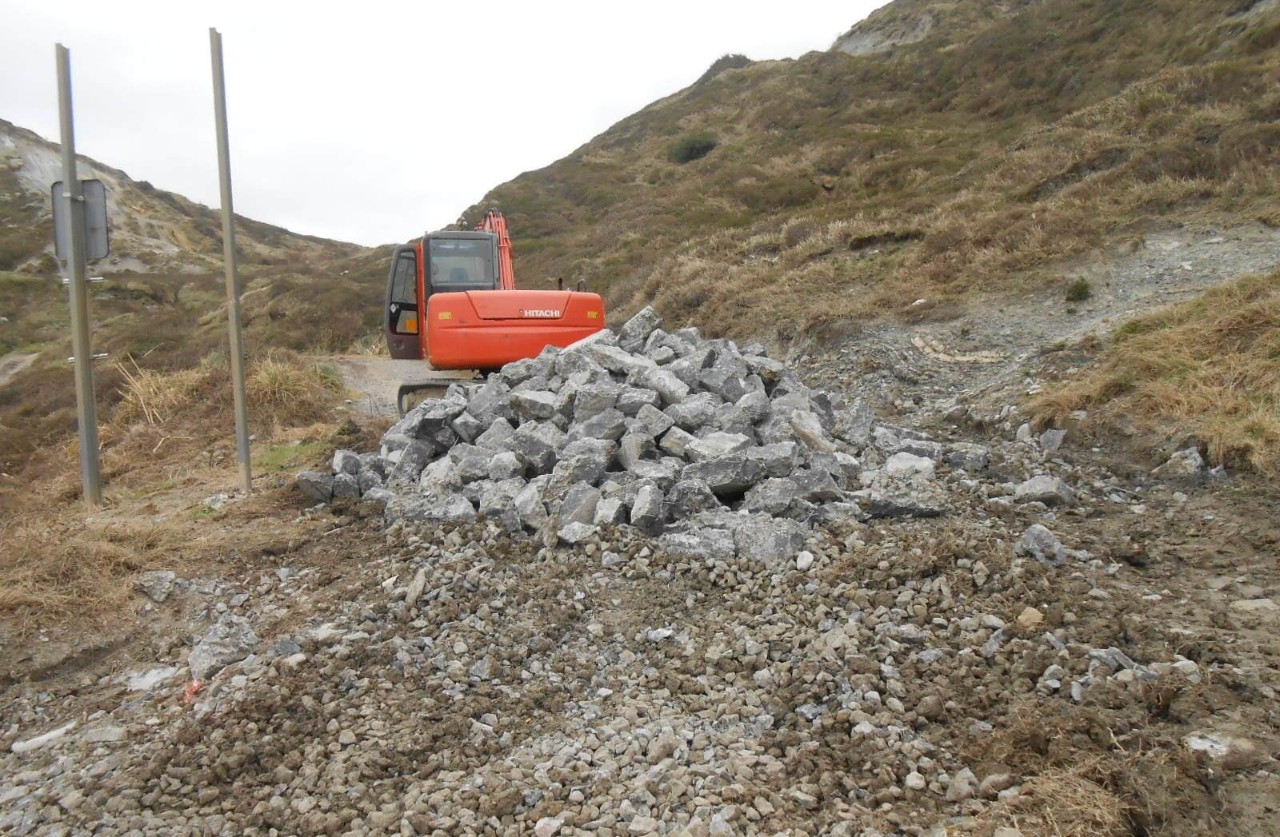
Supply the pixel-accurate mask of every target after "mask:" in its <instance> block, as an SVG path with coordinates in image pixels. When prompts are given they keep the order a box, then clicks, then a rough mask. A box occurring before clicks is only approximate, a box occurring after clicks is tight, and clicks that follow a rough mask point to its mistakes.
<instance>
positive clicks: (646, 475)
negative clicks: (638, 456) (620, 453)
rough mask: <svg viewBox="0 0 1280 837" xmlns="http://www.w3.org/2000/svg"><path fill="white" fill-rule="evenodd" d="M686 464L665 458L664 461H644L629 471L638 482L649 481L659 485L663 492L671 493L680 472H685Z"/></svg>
mask: <svg viewBox="0 0 1280 837" xmlns="http://www.w3.org/2000/svg"><path fill="white" fill-rule="evenodd" d="M683 468H684V463H683V462H682V461H681V460H679V459H676V458H675V457H672V456H664V457H663V458H662V459H658V460H652V459H642V460H640V461H639V462H637V463H635V464H634V465H632V466H631V467H630V468H629V469H628V471H629V472H630V473H631V474H632V476H634V477H635V478H636V479H637V480H647V481H649V482H652V483H653V484H654V485H657V486H658V487H659V488H661V489H662V490H663V491H669V490H670V489H671V486H673V485H675V483H676V480H677V479H679V477H680V471H681V470H683Z"/></svg>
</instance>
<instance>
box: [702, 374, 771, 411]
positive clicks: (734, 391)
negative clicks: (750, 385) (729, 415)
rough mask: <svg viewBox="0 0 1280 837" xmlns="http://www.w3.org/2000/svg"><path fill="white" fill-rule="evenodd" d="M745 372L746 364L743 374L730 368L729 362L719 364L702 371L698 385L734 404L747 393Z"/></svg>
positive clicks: (722, 399)
mask: <svg viewBox="0 0 1280 837" xmlns="http://www.w3.org/2000/svg"><path fill="white" fill-rule="evenodd" d="M745 372H746V366H745V364H744V366H743V374H739V373H737V372H735V371H734V370H733V369H731V368H729V366H728V364H718V365H716V366H713V367H711V368H710V369H704V370H702V371H701V373H700V374H699V375H698V385H699V386H700V387H702V389H704V390H705V391H707V392H709V393H712V394H714V395H715V396H716V397H717V398H718V399H720V400H721V401H727V402H729V403H730V404H734V403H736V402H737V401H738V399H740V398H742V397H743V396H745V395H746V394H747V386H746V383H745V380H744V379H745V377H746V376H745ZM762 394H763V393H762Z"/></svg>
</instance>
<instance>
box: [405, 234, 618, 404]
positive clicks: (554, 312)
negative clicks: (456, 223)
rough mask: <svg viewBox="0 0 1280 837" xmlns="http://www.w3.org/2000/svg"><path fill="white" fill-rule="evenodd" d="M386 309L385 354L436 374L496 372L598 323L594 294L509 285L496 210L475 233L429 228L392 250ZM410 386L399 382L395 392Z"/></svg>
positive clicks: (506, 240)
mask: <svg viewBox="0 0 1280 837" xmlns="http://www.w3.org/2000/svg"><path fill="white" fill-rule="evenodd" d="M385 311H386V329H387V345H388V347H389V348H390V349H391V357H393V358H396V359H401V360H426V361H427V362H428V363H429V365H430V368H432V369H434V370H437V371H439V370H468V369H474V370H481V371H486V370H492V369H500V368H501V367H502V366H503V365H505V364H507V363H510V362H511V361H513V360H519V359H521V358H530V357H536V356H537V355H538V353H540V352H541V351H542V350H543V349H545V348H546V347H547V346H560V347H564V346H568V345H570V344H572V343H575V342H577V341H578V340H581V339H582V338H584V337H588V336H590V335H592V334H595V333H596V332H597V331H599V330H600V329H602V328H604V301H603V300H602V299H601V298H600V296H599V294H593V293H584V292H582V291H565V290H556V291H529V290H517V289H516V280H515V271H514V269H513V267H512V260H511V239H510V237H509V236H508V234H507V222H506V219H505V218H503V217H502V213H501V212H498V211H497V210H489V211H488V212H486V213H485V216H484V219H483V220H482V221H481V222H480V225H479V226H478V227H477V228H476V230H475V231H469V230H468V231H453V230H451V231H448V232H439V233H429V234H428V235H426V236H424V237H423V238H422V240H421V241H418V242H416V243H414V244H407V245H405V246H403V247H397V248H396V250H395V254H394V255H393V256H392V258H391V273H390V274H389V275H388V276H387V297H386V308H385ZM415 387H416V385H414V384H406V385H403V386H401V395H402V396H403V395H404V393H405V392H406V391H407V390H411V389H413V388H415ZM402 406H403V400H402Z"/></svg>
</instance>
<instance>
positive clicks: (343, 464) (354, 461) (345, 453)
mask: <svg viewBox="0 0 1280 837" xmlns="http://www.w3.org/2000/svg"><path fill="white" fill-rule="evenodd" d="M363 464H364V463H363V462H362V461H361V459H360V454H358V453H356V452H355V451H353V450H339V451H335V452H334V454H333V472H334V473H335V474H350V475H351V476H353V477H354V476H355V475H356V474H358V473H360V467H361V465H363Z"/></svg>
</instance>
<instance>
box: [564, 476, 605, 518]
mask: <svg viewBox="0 0 1280 837" xmlns="http://www.w3.org/2000/svg"><path fill="white" fill-rule="evenodd" d="M599 503H600V490H599V489H598V488H595V487H593V486H592V485H590V484H589V483H585V482H579V483H574V484H573V485H571V486H569V490H568V491H566V492H565V493H564V499H562V500H561V501H560V509H559V517H560V525H562V526H563V525H564V524H566V523H575V522H576V523H594V522H595V516H596V507H597V506H598V505H599Z"/></svg>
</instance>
